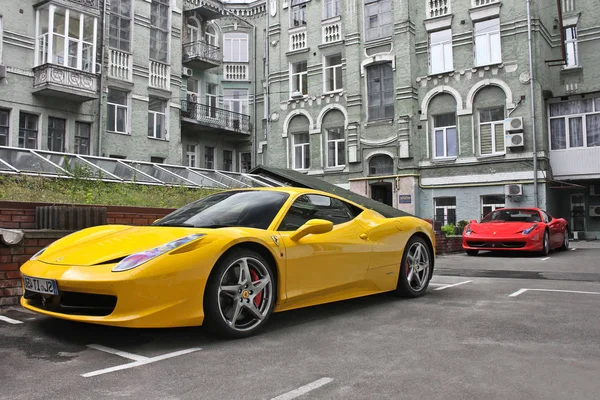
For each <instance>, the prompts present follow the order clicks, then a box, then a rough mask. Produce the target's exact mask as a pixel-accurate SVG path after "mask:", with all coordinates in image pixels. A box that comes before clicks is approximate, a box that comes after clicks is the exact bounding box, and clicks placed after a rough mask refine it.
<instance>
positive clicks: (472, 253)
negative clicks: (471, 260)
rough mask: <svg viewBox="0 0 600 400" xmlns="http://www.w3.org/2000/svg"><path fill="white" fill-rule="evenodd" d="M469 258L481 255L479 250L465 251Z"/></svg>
mask: <svg viewBox="0 0 600 400" xmlns="http://www.w3.org/2000/svg"><path fill="white" fill-rule="evenodd" d="M465 251H466V252H467V255H468V256H476V255H477V254H479V250H465Z"/></svg>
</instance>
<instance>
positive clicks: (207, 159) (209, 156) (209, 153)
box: [204, 146, 215, 169]
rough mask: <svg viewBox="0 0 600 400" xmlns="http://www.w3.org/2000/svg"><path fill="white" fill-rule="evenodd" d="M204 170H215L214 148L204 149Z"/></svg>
mask: <svg viewBox="0 0 600 400" xmlns="http://www.w3.org/2000/svg"><path fill="white" fill-rule="evenodd" d="M204 168H208V169H214V168H215V148H214V147H208V146H206V147H204Z"/></svg>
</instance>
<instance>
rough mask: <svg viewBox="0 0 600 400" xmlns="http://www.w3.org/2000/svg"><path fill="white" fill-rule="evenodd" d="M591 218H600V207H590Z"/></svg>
mask: <svg viewBox="0 0 600 400" xmlns="http://www.w3.org/2000/svg"><path fill="white" fill-rule="evenodd" d="M590 217H600V205H598V206H590Z"/></svg>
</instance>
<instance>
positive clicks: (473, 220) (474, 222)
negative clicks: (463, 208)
mask: <svg viewBox="0 0 600 400" xmlns="http://www.w3.org/2000/svg"><path fill="white" fill-rule="evenodd" d="M469 223H470V224H476V223H477V220H476V219H472V220H470V221H469Z"/></svg>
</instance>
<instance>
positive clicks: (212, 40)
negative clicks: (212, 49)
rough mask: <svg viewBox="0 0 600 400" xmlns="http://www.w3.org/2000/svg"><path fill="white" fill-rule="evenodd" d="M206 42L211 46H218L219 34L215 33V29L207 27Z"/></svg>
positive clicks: (205, 32)
mask: <svg viewBox="0 0 600 400" xmlns="http://www.w3.org/2000/svg"><path fill="white" fill-rule="evenodd" d="M204 40H205V41H206V43H208V44H209V45H211V46H217V32H216V31H215V28H213V27H212V26H210V25H207V26H206V30H205V31H204Z"/></svg>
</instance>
